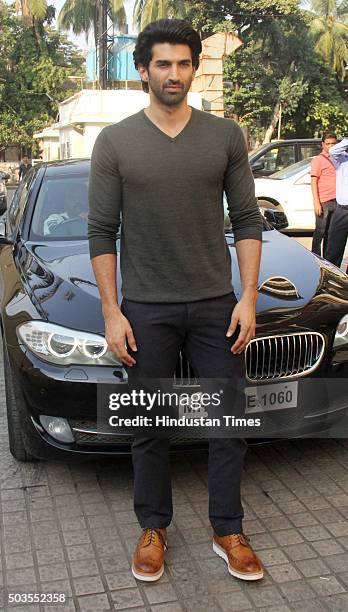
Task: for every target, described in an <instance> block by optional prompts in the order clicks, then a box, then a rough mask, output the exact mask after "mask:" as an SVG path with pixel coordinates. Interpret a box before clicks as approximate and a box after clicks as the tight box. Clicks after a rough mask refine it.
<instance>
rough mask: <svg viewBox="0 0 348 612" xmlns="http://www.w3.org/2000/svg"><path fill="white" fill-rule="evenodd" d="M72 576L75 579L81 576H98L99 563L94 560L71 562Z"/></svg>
mask: <svg viewBox="0 0 348 612" xmlns="http://www.w3.org/2000/svg"><path fill="white" fill-rule="evenodd" d="M70 569H71V575H72V576H73V577H74V578H79V577H80V576H96V575H97V574H98V573H99V569H98V566H97V563H96V561H95V560H94V559H82V560H79V561H71V562H70Z"/></svg>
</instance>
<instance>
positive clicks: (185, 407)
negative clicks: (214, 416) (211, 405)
mask: <svg viewBox="0 0 348 612" xmlns="http://www.w3.org/2000/svg"><path fill="white" fill-rule="evenodd" d="M201 395H202V393H201V392H199V391H195V392H193V393H192V392H191V393H189V394H187V393H184V394H182V395H181V396H180V397H179V402H178V416H179V418H180V417H184V418H185V419H192V418H193V417H208V416H209V415H208V412H207V410H206V407H205V406H202V405H200V401H199V400H200V397H201Z"/></svg>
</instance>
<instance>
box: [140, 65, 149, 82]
mask: <svg viewBox="0 0 348 612" xmlns="http://www.w3.org/2000/svg"><path fill="white" fill-rule="evenodd" d="M138 72H139V75H140V78H141V80H142V81H144V82H145V83H147V82H148V80H149V75H148V71H147V69H146V68H145V66H143V65H142V64H138Z"/></svg>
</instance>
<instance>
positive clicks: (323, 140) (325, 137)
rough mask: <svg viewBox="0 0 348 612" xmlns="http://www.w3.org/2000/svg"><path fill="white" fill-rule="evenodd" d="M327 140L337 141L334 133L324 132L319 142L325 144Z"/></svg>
mask: <svg viewBox="0 0 348 612" xmlns="http://www.w3.org/2000/svg"><path fill="white" fill-rule="evenodd" d="M328 138H335V139H336V140H337V136H336V134H335V132H324V134H323V136H322V139H321V142H325V140H327V139H328Z"/></svg>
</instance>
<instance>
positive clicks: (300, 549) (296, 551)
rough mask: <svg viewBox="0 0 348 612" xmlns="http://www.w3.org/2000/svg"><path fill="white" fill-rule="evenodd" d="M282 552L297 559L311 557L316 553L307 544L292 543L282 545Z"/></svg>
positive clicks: (293, 559)
mask: <svg viewBox="0 0 348 612" xmlns="http://www.w3.org/2000/svg"><path fill="white" fill-rule="evenodd" d="M283 552H284V553H285V554H286V555H287V556H288V557H289V558H290V559H291V560H292V561H299V560H300V559H313V558H314V557H316V556H317V553H316V552H315V551H314V550H313V548H311V546H310V545H309V544H306V543H303V544H292V545H291V546H283Z"/></svg>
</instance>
